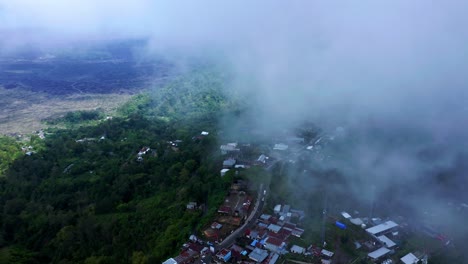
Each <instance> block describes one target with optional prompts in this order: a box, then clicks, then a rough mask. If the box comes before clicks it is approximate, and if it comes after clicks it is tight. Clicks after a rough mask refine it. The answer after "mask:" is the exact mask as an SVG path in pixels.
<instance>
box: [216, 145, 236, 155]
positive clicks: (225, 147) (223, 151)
mask: <svg viewBox="0 0 468 264" xmlns="http://www.w3.org/2000/svg"><path fill="white" fill-rule="evenodd" d="M219 149H220V150H221V154H223V155H226V154H228V153H232V152H239V151H240V149H238V148H237V143H228V144H226V145H221V146H220V147H219Z"/></svg>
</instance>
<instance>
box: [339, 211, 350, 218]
mask: <svg viewBox="0 0 468 264" xmlns="http://www.w3.org/2000/svg"><path fill="white" fill-rule="evenodd" d="M341 215H342V216H343V217H344V218H346V219H349V218H351V215H350V214H348V213H347V212H341Z"/></svg>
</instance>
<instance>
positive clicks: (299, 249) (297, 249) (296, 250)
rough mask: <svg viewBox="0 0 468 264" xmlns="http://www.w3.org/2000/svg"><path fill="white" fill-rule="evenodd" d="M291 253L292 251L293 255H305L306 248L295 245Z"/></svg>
mask: <svg viewBox="0 0 468 264" xmlns="http://www.w3.org/2000/svg"><path fill="white" fill-rule="evenodd" d="M290 251H291V253H296V254H304V252H305V248H303V247H300V246H298V245H293V246H292V247H291V250H290Z"/></svg>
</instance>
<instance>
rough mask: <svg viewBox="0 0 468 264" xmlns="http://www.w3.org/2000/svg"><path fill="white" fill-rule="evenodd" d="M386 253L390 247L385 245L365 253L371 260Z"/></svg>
mask: <svg viewBox="0 0 468 264" xmlns="http://www.w3.org/2000/svg"><path fill="white" fill-rule="evenodd" d="M388 253H390V249H388V248H386V247H381V248H379V249H377V250H375V251H372V252H371V253H369V254H367V256H368V257H369V258H370V259H372V260H374V261H375V260H378V259H380V258H382V257H385V256H386V255H387V254H388Z"/></svg>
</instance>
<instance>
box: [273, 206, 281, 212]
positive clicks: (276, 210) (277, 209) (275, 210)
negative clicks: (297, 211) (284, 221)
mask: <svg viewBox="0 0 468 264" xmlns="http://www.w3.org/2000/svg"><path fill="white" fill-rule="evenodd" d="M273 211H274V212H275V214H279V213H280V212H281V204H277V205H275V209H273Z"/></svg>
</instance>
